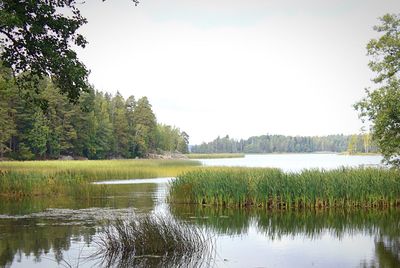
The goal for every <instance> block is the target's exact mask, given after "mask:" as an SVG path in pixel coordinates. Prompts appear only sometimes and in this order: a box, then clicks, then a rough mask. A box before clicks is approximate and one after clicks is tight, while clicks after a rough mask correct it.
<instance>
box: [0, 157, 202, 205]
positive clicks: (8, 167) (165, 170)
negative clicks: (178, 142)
mask: <svg viewBox="0 0 400 268" xmlns="http://www.w3.org/2000/svg"><path fill="white" fill-rule="evenodd" d="M199 165H200V163H199V162H197V161H192V160H90V161H58V160H55V161H26V162H17V161H8V162H7V161H5V162H0V196H6V197H21V196H35V195H70V194H74V195H82V196H85V195H90V194H91V193H93V192H99V191H103V190H104V188H106V187H105V186H100V185H95V186H94V185H91V184H90V183H91V182H93V181H99V180H113V179H141V178H156V177H170V176H176V175H177V174H178V173H180V172H184V171H189V170H191V169H194V168H196V167H197V166H199Z"/></svg>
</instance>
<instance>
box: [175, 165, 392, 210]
mask: <svg viewBox="0 0 400 268" xmlns="http://www.w3.org/2000/svg"><path fill="white" fill-rule="evenodd" d="M169 200H170V202H176V203H196V204H205V205H216V206H236V207H245V206H258V207H265V208H270V209H290V208H305V207H309V208H327V207H391V206H399V205H400V172H399V171H398V170H387V169H373V168H365V169H343V168H342V169H336V170H331V171H320V170H305V171H302V172H301V173H284V172H282V171H281V170H279V169H266V168H201V169H197V170H194V171H189V172H186V173H184V174H182V175H179V176H178V178H177V180H175V181H174V182H172V184H171V189H170V197H169Z"/></svg>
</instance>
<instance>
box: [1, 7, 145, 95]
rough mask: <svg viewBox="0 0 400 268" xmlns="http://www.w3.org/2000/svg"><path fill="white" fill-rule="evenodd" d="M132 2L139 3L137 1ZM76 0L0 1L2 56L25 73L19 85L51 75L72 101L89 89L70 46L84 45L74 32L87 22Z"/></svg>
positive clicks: (83, 67) (5, 62) (86, 74)
mask: <svg viewBox="0 0 400 268" xmlns="http://www.w3.org/2000/svg"><path fill="white" fill-rule="evenodd" d="M103 1H104V0H103ZM133 2H134V3H135V5H136V4H138V1H137V0H133ZM77 3H79V1H76V0H36V1H31V0H30V1H27V0H0V37H1V38H0V47H2V48H3V51H2V53H1V59H2V60H3V61H4V64H5V65H6V66H8V67H10V68H12V69H13V71H14V73H15V74H21V73H26V72H27V73H26V74H27V75H24V76H19V78H22V79H20V84H24V83H23V82H32V81H33V82H34V83H33V84H37V82H38V81H39V79H40V78H42V77H43V76H51V77H52V79H53V81H54V82H55V83H56V85H57V86H58V88H59V89H60V91H61V92H63V93H66V94H67V95H68V98H69V99H70V100H71V101H74V102H76V101H77V100H78V98H79V95H80V93H81V92H82V91H87V90H88V84H87V77H88V74H89V71H88V69H87V68H86V67H85V65H84V64H83V63H82V62H80V61H79V59H78V58H77V55H76V52H75V51H73V50H72V49H71V46H72V45H76V46H78V47H82V48H84V47H85V46H86V44H87V41H86V39H85V38H84V37H83V36H82V35H81V34H78V33H77V30H78V29H79V28H80V27H81V26H82V25H83V24H85V23H87V20H86V18H84V17H82V15H81V14H80V12H79V9H78V8H77V7H76V6H77ZM67 13H70V16H68V15H66V14H67ZM28 84H31V83H28ZM38 90H39V87H37V86H36V91H38Z"/></svg>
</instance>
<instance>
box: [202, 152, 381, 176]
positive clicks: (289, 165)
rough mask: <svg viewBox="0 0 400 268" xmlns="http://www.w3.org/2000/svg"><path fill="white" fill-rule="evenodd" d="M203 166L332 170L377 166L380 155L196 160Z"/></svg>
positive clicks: (254, 155) (268, 155)
mask: <svg viewBox="0 0 400 268" xmlns="http://www.w3.org/2000/svg"><path fill="white" fill-rule="evenodd" d="M198 161H200V162H202V164H203V165H205V166H242V167H274V168H280V169H282V170H284V171H289V172H292V171H294V172H296V171H300V170H302V169H313V168H320V169H321V168H323V169H333V168H339V167H358V166H378V165H380V163H381V161H382V156H380V155H340V154H264V155H257V154H253V155H251V154H250V155H245V157H243V158H225V159H198Z"/></svg>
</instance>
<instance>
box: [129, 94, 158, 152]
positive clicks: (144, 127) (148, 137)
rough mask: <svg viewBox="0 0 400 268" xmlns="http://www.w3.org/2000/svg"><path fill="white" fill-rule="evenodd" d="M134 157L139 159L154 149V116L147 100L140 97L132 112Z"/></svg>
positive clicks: (155, 125)
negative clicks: (134, 144)
mask: <svg viewBox="0 0 400 268" xmlns="http://www.w3.org/2000/svg"><path fill="white" fill-rule="evenodd" d="M133 121H134V131H135V143H136V150H135V151H136V155H137V156H140V157H144V156H147V154H148V153H149V152H150V151H153V150H154V149H155V147H156V141H155V136H156V128H157V122H156V116H155V115H154V113H153V110H152V109H151V105H150V103H149V100H148V99H147V98H146V97H142V98H140V99H139V100H138V102H137V104H136V107H135V110H134V111H133Z"/></svg>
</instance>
